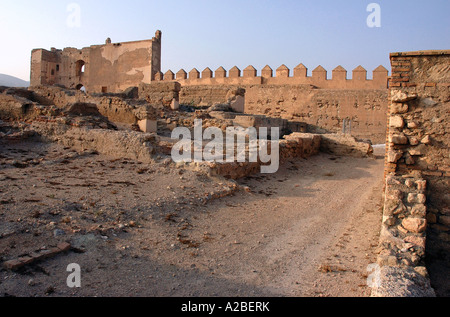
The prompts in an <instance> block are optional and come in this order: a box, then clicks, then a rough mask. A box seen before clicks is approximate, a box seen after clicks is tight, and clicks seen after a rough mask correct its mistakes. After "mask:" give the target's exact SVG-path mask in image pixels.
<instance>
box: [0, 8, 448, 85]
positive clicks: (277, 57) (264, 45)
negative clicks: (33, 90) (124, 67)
mask: <svg viewBox="0 0 450 317" xmlns="http://www.w3.org/2000/svg"><path fill="white" fill-rule="evenodd" d="M371 3H376V4H377V5H378V9H376V10H375V11H373V9H372V10H370V11H368V6H369V4H371ZM449 13H450V0H430V1H424V0H420V1H419V0H378V1H377V0H369V1H366V0H344V1H336V0H226V1H223V0H222V1H219V0H164V1H163V0H158V1H154V0H150V1H141V0H128V1H116V0H108V1H107V0H97V1H96V0H91V1H84V0H79V1H76V0H75V1H74V0H71V1H64V0H57V1H56V0H29V1H25V0H0V30H1V34H2V36H1V42H0V43H1V44H0V47H1V48H2V49H1V58H0V73H3V74H8V75H12V76H16V77H19V78H21V79H24V80H29V77H30V75H29V73H30V57H31V50H32V49H34V48H45V49H48V50H50V48H51V47H55V48H58V49H63V48H65V47H76V48H79V49H81V48H83V47H87V46H90V45H97V44H104V43H105V40H106V38H108V37H110V38H111V39H112V42H113V43H118V42H127V41H136V40H144V39H151V38H152V37H153V36H154V35H155V32H156V30H161V31H162V33H163V39H162V41H163V42H162V71H163V72H166V71H167V70H169V69H170V70H172V71H173V72H174V73H176V72H178V71H179V70H180V69H184V70H186V71H187V72H189V71H190V70H192V69H193V68H197V69H198V70H199V71H200V72H201V71H202V70H203V69H205V68H206V67H209V68H211V69H212V70H213V71H214V70H216V69H217V68H218V67H220V66H223V67H224V68H225V69H227V70H229V69H231V68H232V67H233V66H237V67H238V68H240V69H241V70H243V69H244V68H246V67H247V66H249V65H252V66H254V67H255V68H256V69H257V70H258V75H259V74H260V71H261V69H262V68H263V67H264V66H266V65H269V66H270V67H272V69H274V70H275V69H277V68H278V67H279V66H281V65H282V64H284V65H286V66H287V67H289V68H290V69H292V70H293V69H294V67H295V66H297V65H298V64H300V63H303V64H304V65H305V66H306V67H307V68H308V75H309V76H311V71H312V70H313V69H314V68H316V67H317V66H319V65H321V66H323V67H324V68H325V69H326V70H327V71H328V73H329V76H330V75H331V71H332V70H333V69H334V68H336V67H337V66H338V65H341V66H343V67H344V68H345V69H347V71H348V78H351V72H352V70H353V69H354V68H356V67H357V66H359V65H362V66H363V67H364V68H365V69H366V70H368V77H369V78H371V76H372V70H374V69H375V68H376V67H378V66H379V65H383V66H384V67H386V68H387V69H390V63H389V53H391V52H399V51H416V50H429V49H450V18H449ZM369 16H370V17H369ZM368 18H369V20H370V21H372V22H376V25H375V26H374V27H369V24H368V22H367V20H368Z"/></svg>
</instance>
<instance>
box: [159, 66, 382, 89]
mask: <svg viewBox="0 0 450 317" xmlns="http://www.w3.org/2000/svg"><path fill="white" fill-rule="evenodd" d="M155 78H156V80H160V81H163V80H164V81H173V80H176V81H178V82H179V83H180V84H181V85H182V86H219V85H226V86H229V85H237V86H243V85H244V86H249V85H313V86H315V87H317V88H320V89H351V90H352V89H386V86H387V82H388V70H387V69H386V68H384V67H383V66H381V65H380V66H379V67H377V68H376V69H375V70H374V71H373V75H372V79H368V78H367V70H365V69H364V68H363V67H362V66H358V67H357V68H355V69H354V70H353V75H352V78H351V79H348V78H347V70H345V69H344V68H343V67H342V66H338V67H336V68H335V69H334V70H333V72H332V77H331V79H328V75H327V71H326V70H325V69H324V68H323V67H322V66H318V67H317V68H315V69H314V70H313V71H312V76H308V69H307V68H306V67H305V66H304V65H303V64H300V65H298V66H297V67H295V68H294V71H293V73H291V70H290V69H289V68H288V67H287V66H286V65H281V66H280V67H279V68H278V69H277V70H276V72H274V71H273V70H272V68H270V66H268V65H267V66H266V67H264V68H263V69H262V70H261V76H258V73H257V70H256V69H255V68H254V67H253V66H251V65H250V66H248V67H247V68H245V69H244V70H243V71H241V70H240V69H239V68H238V67H237V66H234V67H233V68H231V69H230V70H229V71H228V72H227V71H226V70H225V69H224V68H223V67H219V68H218V69H217V70H216V71H215V72H213V71H212V70H211V69H210V68H206V69H204V70H203V71H202V72H201V73H200V72H199V71H198V70H197V69H196V68H194V69H192V70H191V71H190V72H189V73H187V72H186V71H185V70H184V69H181V70H180V71H178V72H177V73H176V74H174V73H173V72H172V71H171V70H168V71H167V72H166V73H165V74H163V73H161V72H160V73H158V74H157V75H156V77H155Z"/></svg>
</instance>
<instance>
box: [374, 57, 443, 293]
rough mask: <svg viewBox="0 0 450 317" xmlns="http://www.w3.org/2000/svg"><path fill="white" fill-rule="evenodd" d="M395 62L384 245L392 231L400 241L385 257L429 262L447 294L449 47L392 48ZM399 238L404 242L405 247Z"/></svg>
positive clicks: (403, 262) (402, 262)
mask: <svg viewBox="0 0 450 317" xmlns="http://www.w3.org/2000/svg"><path fill="white" fill-rule="evenodd" d="M391 63H392V81H391V83H390V98H391V103H390V105H389V118H388V136H387V154H386V164H385V175H386V194H385V199H386V202H385V209H384V222H383V228H384V232H385V233H387V234H385V236H384V237H383V236H382V241H381V242H382V244H383V242H384V240H385V238H386V236H388V237H390V240H392V241H395V243H393V244H391V245H390V246H389V245H384V248H383V249H384V250H385V251H384V252H388V253H391V254H390V255H389V256H390V257H391V258H390V260H389V258H388V261H382V262H383V264H384V265H388V266H404V267H409V268H410V267H414V268H416V267H417V266H418V265H419V266H423V265H425V263H426V264H427V268H428V271H429V273H430V277H431V280H432V282H433V284H434V285H436V286H440V284H442V283H444V285H445V284H446V285H447V286H446V287H447V289H445V286H444V288H443V289H442V288H441V289H440V291H441V292H444V293H445V292H447V295H448V294H449V293H450V292H449V290H448V285H449V283H448V282H449V278H448V276H450V274H449V273H450V267H449V264H448V263H450V261H449V260H450V256H449V254H450V208H449V206H450V195H449V188H450V153H449V147H450V139H449V137H448V135H449V133H450V126H449V124H448V122H449V120H450V112H449V109H450V88H449V87H450V51H420V52H409V53H393V54H391ZM399 243H404V245H403V249H406V250H405V251H404V252H403V251H402V250H401V248H400V247H399ZM425 246H426V251H425ZM410 249H413V250H414V251H413V252H415V254H414V255H415V257H414V258H409V259H405V257H404V256H403V255H402V254H400V253H408V252H409V251H408V250H410ZM386 250H387V251H386ZM394 257H395V258H394ZM436 263H437V264H436ZM420 270H421V271H422V273H423V275H426V272H423V269H420Z"/></svg>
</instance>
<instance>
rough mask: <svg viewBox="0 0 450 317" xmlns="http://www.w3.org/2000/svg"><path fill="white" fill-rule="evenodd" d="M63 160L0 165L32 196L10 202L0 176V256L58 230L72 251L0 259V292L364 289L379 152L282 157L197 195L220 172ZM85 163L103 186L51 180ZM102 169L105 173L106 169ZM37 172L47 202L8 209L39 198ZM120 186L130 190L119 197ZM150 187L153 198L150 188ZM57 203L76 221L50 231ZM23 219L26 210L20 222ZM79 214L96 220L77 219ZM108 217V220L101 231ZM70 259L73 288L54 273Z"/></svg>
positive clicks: (377, 206) (359, 292)
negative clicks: (8, 265) (30, 261)
mask: <svg viewBox="0 0 450 317" xmlns="http://www.w3.org/2000/svg"><path fill="white" fill-rule="evenodd" d="M58 151H62V152H63V154H64V151H63V150H61V149H56V150H55V149H53V150H52V151H49V152H50V153H57V152H58ZM55 155H56V154H55ZM64 155H66V156H67V153H66V154H64ZM67 160H68V159H66V160H65V161H63V162H62V163H61V164H62V165H58V168H54V167H53V168H50V169H44V170H45V171H46V173H48V174H47V175H46V176H45V177H43V176H42V174H39V173H37V175H35V173H32V171H31V170H28V169H24V170H22V172H21V173H24V174H25V175H26V177H24V178H23V179H22V178H21V177H18V176H17V175H16V176H15V177H12V175H9V174H10V173H12V172H14V173H17V172H15V171H10V170H5V171H4V172H2V174H3V177H4V181H5V182H6V181H8V180H10V179H11V178H13V179H14V180H13V182H14V186H17V187H18V188H20V190H22V191H24V192H25V193H27V191H33V193H32V195H33V197H32V198H33V199H27V200H24V201H23V204H21V201H22V200H20V199H16V201H15V203H14V204H13V205H11V204H9V203H8V200H7V199H6V198H5V197H7V195H15V194H14V190H12V191H10V189H11V187H8V186H4V187H2V192H1V194H2V197H1V198H2V199H3V200H2V201H4V202H6V203H8V204H7V205H5V206H3V207H2V208H3V209H2V212H1V214H0V215H1V217H2V222H3V224H4V225H3V227H2V228H3V229H5V228H6V229H8V228H9V229H8V230H10V229H11V228H12V229H11V230H13V233H12V234H11V235H9V236H8V237H4V238H0V251H1V252H2V253H1V255H2V257H3V259H4V260H6V259H10V258H13V257H14V256H20V255H22V254H25V253H26V252H30V251H32V250H35V249H36V248H37V247H40V246H42V245H43V246H45V245H47V246H48V245H51V244H54V243H57V242H58V241H70V242H71V244H72V245H73V246H74V247H75V250H77V252H69V253H67V254H64V255H60V256H57V257H55V258H52V259H49V260H46V261H44V262H41V263H38V264H36V265H33V266H30V267H27V268H25V269H24V270H21V271H20V272H10V271H5V270H2V271H0V295H12V296H72V295H73V296H226V297H228V296H232V297H234V296H245V297H247V296H368V295H369V294H370V289H369V288H368V287H367V286H366V279H367V274H368V273H367V266H368V265H369V264H371V263H374V261H375V258H376V256H375V252H374V249H375V247H376V246H377V243H378V236H379V228H380V226H381V212H382V211H381V190H382V175H383V160H382V159H377V160H374V159H354V158H346V157H332V156H330V155H325V154H321V155H319V156H317V157H313V158H310V159H308V160H302V161H297V162H291V163H288V164H286V165H285V166H283V167H282V168H281V169H280V171H279V172H278V173H277V174H275V175H266V176H255V177H251V178H248V179H244V180H242V181H240V184H241V185H242V186H243V187H244V188H245V186H246V189H244V190H240V191H238V192H237V193H235V194H234V195H233V196H230V197H225V198H222V199H218V200H214V201H212V202H210V203H208V204H206V205H205V204H203V203H202V202H201V200H199V199H198V198H201V197H204V196H205V195H207V193H208V192H209V191H211V192H217V191H218V190H220V189H221V188H222V187H226V185H227V184H223V183H221V181H220V180H218V181H216V182H211V181H206V180H204V179H202V178H201V177H196V176H195V174H192V173H188V172H186V174H183V175H181V176H180V172H179V171H176V170H173V171H171V172H167V171H165V172H162V171H164V169H163V167H161V170H158V169H156V170H153V171H151V175H150V176H149V174H148V173H147V172H146V171H145V169H143V167H142V166H135V165H134V164H130V162H128V163H127V162H122V163H121V162H116V161H108V160H106V159H105V158H103V157H99V156H97V155H94V156H91V155H87V156H80V157H73V158H71V159H69V162H68V161H67ZM72 160H73V161H72ZM98 162H100V163H98ZM124 163H127V164H124ZM55 164H56V163H55ZM58 164H59V163H58ZM71 164H72V165H73V166H71ZM75 167H77V168H75ZM38 168H39V167H38ZM85 169H89V173H90V174H89V175H91V177H89V181H90V182H91V183H96V182H97V183H96V184H98V182H100V181H102V182H103V183H104V184H106V185H107V186H109V187H105V186H97V187H92V186H91V187H86V186H84V187H83V186H81V187H80V186H78V187H76V188H71V187H70V186H66V185H64V184H63V181H61V180H63V179H66V178H67V176H68V175H69V173H70V172H69V171H72V172H73V173H75V174H77V175H80V179H83V177H85V176H86V175H85V174H84V173H83V170H85ZM99 170H100V171H99ZM136 170H138V171H141V170H143V171H144V172H139V173H136ZM111 171H114V173H115V174H114V175H115V176H114V178H112V179H111V177H112V176H111V175H112V174H111ZM85 172H86V170H85ZM95 177H100V178H99V179H98V180H96V179H95ZM44 178H45V183H43V179H44ZM49 179H52V180H53V184H54V186H56V187H55V188H53V190H52V191H51V192H49V191H48V188H47V187H43V188H42V190H45V194H46V196H43V197H44V198H45V197H51V199H50V200H51V201H52V202H50V203H47V202H46V201H45V200H43V201H45V202H46V204H47V205H45V204H43V205H45V208H44V207H41V208H42V209H41V214H39V213H38V214H37V218H38V219H34V220H30V219H32V218H33V217H27V216H26V215H19V214H20V212H25V211H24V210H25V209H26V210H27V212H30V208H32V207H33V206H34V205H33V206H31V207H30V206H29V205H26V202H28V204H29V202H30V201H40V200H41V199H43V198H42V197H41V198H39V197H40V196H39V195H41V196H42V195H44V194H43V193H41V194H40V192H39V186H40V184H41V183H42V184H43V186H44V185H45V186H49V185H48V184H47V183H48V180H49ZM74 179H76V175H74ZM175 179H177V180H176V181H175ZM39 180H41V183H39V182H38V181H39ZM138 183H140V184H141V185H140V186H137V185H136V184H138ZM36 184H38V185H37V187H36ZM83 184H84V183H83ZM83 184H82V185H83ZM180 184H181V185H180ZM33 186H34V187H33ZM46 188H47V189H46ZM105 188H106V189H105ZM80 191H83V192H80ZM94 191H96V192H94ZM111 192H113V193H114V200H112V198H111V197H113V196H112V195H111ZM128 192H129V193H128ZM49 195H50V196H49ZM89 195H91V196H95V197H97V198H98V199H97V200H96V201H95V204H94V203H92V202H90V203H89V202H88V199H86V198H85V197H84V196H89ZM183 195H184V196H183ZM80 196H83V197H82V198H84V199H85V201H86V203H84V205H81V204H78V205H75V207H76V208H75V209H76V210H75V211H77V212H76V213H74V210H73V208H72V207H74V203H75V202H76V201H78V200H77V199H79V197H80ZM130 196H131V197H133V199H132V200H128V201H127V199H126V198H127V197H130ZM162 196H164V197H165V200H162V201H160V200H158V197H162ZM27 197H28V198H30V196H27ZM8 199H9V198H8ZM58 199H60V200H61V201H64V202H65V205H64V206H65V208H62V209H60V210H59V213H58V214H57V215H55V214H53V212H52V210H54V209H55V208H57V207H58V205H59V204H60V200H58ZM169 201H173V203H168V202H169ZM85 205H86V206H87V207H86V208H87V211H86V212H84V214H83V213H82V212H80V210H83V208H84V207H83V206H85ZM77 206H78V207H77ZM157 206H158V207H157ZM91 207H92V208H91ZM89 208H91V209H92V210H91V209H89ZM119 208H120V210H121V212H119V211H118V210H119ZM31 211H32V210H31ZM67 212H69V213H68V215H70V216H72V217H73V218H74V219H71V220H70V221H71V222H72V224H73V223H75V222H76V221H78V222H77V223H76V226H75V225H72V228H78V230H73V231H72V232H71V231H70V230H69V229H68V227H67V229H66V230H65V231H66V233H65V235H63V236H62V237H55V236H53V234H52V233H53V232H54V231H53V229H54V222H53V226H50V227H49V224H48V223H49V221H50V219H54V217H57V219H60V218H61V219H62V220H61V219H60V220H61V221H62V222H64V221H65V220H64V219H65V218H64V217H66V216H67V215H66V214H65V213H67ZM12 213H17V214H13V215H12ZM47 213H49V214H48V215H47ZM80 214H81V216H79V217H80V218H79V219H78V218H76V217H78V216H76V215H80ZM33 215H35V216H36V212H35V211H33ZM18 217H21V219H18V220H17V218H18ZM47 217H48V218H47ZM52 217H53V218H52ZM58 217H59V218H58ZM24 219H25V220H27V221H29V222H30V223H29V224H28V225H27V228H29V229H27V230H25V229H24V228H25V227H23V226H24ZM19 220H20V222H18V221H19ZM125 220H126V221H129V220H136V221H133V222H132V223H133V225H132V226H129V225H126V226H125V227H124V226H123V224H122V223H128V222H125ZM16 221H17V222H16ZM102 221H103V222H102ZM56 223H59V221H58V220H56ZM88 224H95V226H97V228H104V229H105V230H103V231H102V230H100V233H99V230H97V231H94V232H89V231H86V230H83V228H84V226H85V225H88ZM21 225H22V227H21ZM44 225H45V226H44ZM108 225H109V226H115V227H119V228H120V230H118V231H117V230H115V231H114V230H113V231H108V230H106V228H107V227H108ZM43 226H44V227H43ZM80 227H81V230H80ZM49 228H50V229H49ZM6 229H5V230H6ZM71 263H77V264H79V265H80V266H81V269H82V273H81V278H82V287H81V288H79V289H70V288H68V287H67V285H66V278H67V276H68V274H69V273H67V271H66V268H67V266H68V265H69V264H71Z"/></svg>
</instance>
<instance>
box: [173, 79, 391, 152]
mask: <svg viewBox="0 0 450 317" xmlns="http://www.w3.org/2000/svg"><path fill="white" fill-rule="evenodd" d="M233 87H242V88H244V89H245V90H246V94H245V113H247V114H258V115H259V114H260V115H266V116H270V117H280V118H283V119H288V120H292V121H301V122H305V123H307V124H309V125H311V126H314V127H317V128H320V129H321V130H324V131H323V132H341V131H343V124H344V120H345V119H347V120H351V132H352V135H353V136H355V137H357V138H362V139H370V140H371V141H372V142H373V143H374V144H380V143H381V144H382V143H384V142H385V139H386V112H387V106H388V90H387V89H378V90H375V89H373V90H361V89H354V90H346V89H315V88H313V87H311V86H309V85H241V86H237V85H233V86H231V85H230V86H228V85H198V86H184V87H182V88H181V92H180V104H185V105H196V106H205V107H206V106H211V105H213V104H216V103H224V102H226V96H227V93H228V91H229V90H230V89H231V88H233ZM347 128H348V130H347V131H349V128H350V127H349V126H348V127H347Z"/></svg>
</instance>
